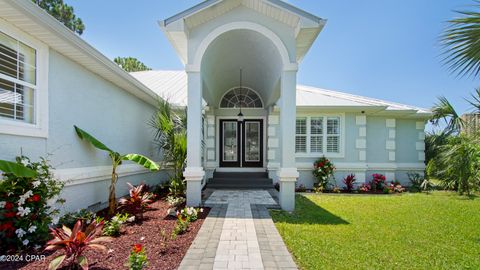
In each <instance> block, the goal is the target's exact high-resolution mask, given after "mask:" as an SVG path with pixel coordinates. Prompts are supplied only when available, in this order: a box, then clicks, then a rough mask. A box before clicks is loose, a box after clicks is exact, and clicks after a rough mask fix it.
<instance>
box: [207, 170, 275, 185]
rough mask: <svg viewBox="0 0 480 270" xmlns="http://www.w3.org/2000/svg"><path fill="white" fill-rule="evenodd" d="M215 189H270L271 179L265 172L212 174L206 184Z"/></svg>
mask: <svg viewBox="0 0 480 270" xmlns="http://www.w3.org/2000/svg"><path fill="white" fill-rule="evenodd" d="M207 187H208V188H217V189H270V188H273V184H272V179H269V178H268V173H267V172H214V173H213V178H210V179H209V181H208V184H207Z"/></svg>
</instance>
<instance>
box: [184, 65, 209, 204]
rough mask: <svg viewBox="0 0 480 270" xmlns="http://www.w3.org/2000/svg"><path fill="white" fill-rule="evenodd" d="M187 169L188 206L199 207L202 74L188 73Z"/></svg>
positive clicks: (200, 187) (200, 190) (201, 175)
mask: <svg viewBox="0 0 480 270" xmlns="http://www.w3.org/2000/svg"><path fill="white" fill-rule="evenodd" d="M187 76H188V105H187V167H186V168H185V172H184V173H183V176H184V177H185V180H186V181H187V205H188V206H198V205H200V203H201V200H202V196H201V195H202V180H203V177H204V175H205V172H204V171H203V167H202V136H201V132H202V80H201V76H200V72H198V71H195V72H190V71H189V72H187Z"/></svg>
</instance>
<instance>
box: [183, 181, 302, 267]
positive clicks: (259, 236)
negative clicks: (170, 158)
mask: <svg viewBox="0 0 480 270" xmlns="http://www.w3.org/2000/svg"><path fill="white" fill-rule="evenodd" d="M204 205H205V206H209V207H212V210H211V211H210V214H209V216H208V217H207V219H206V220H205V222H204V223H203V226H202V228H201V229H200V231H199V233H198V235H197V237H196V238H195V241H194V242H193V244H192V246H191V247H190V249H189V250H188V252H187V254H186V256H185V258H184V259H183V261H182V263H181V265H180V268H179V269H297V268H296V265H295V263H294V261H293V259H292V257H291V255H290V254H289V253H288V250H287V248H286V247H285V244H284V243H283V240H282V238H281V237H280V235H279V233H278V231H277V230H276V228H275V225H274V224H273V221H272V219H271V218H270V215H269V213H268V210H267V207H275V206H277V207H278V205H277V203H276V202H275V200H274V199H273V198H272V196H270V193H269V192H268V191H266V190H215V191H214V192H213V193H212V194H211V195H210V197H208V199H207V200H206V201H205V203H204ZM204 228H205V229H204ZM214 250H215V252H214Z"/></svg>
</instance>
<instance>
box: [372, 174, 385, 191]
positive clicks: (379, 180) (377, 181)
mask: <svg viewBox="0 0 480 270" xmlns="http://www.w3.org/2000/svg"><path fill="white" fill-rule="evenodd" d="M372 177H373V180H372V189H373V190H383V188H384V187H385V185H386V184H387V179H386V178H385V176H384V175H383V174H379V173H374V174H373V175H372Z"/></svg>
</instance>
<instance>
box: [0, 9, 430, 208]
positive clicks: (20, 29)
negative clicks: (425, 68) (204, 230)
mask: <svg viewBox="0 0 480 270" xmlns="http://www.w3.org/2000/svg"><path fill="white" fill-rule="evenodd" d="M0 18H1V20H0V35H1V36H0V37H1V38H0V45H1V46H0V50H3V51H0V61H1V62H0V82H2V84H1V90H0V91H1V92H0V97H3V98H0V121H1V122H0V148H1V151H0V159H12V158H13V157H14V156H15V155H17V154H18V153H19V149H20V148H22V150H23V153H25V154H28V155H29V156H38V155H45V154H46V153H52V154H53V155H52V157H51V159H52V160H53V161H54V163H56V164H55V165H57V167H58V175H60V176H61V177H62V178H64V179H73V184H72V186H71V187H68V188H67V189H66V191H65V192H66V193H68V195H69V196H73V197H74V198H75V197H77V198H78V201H77V203H75V205H76V206H79V205H81V206H82V207H86V206H89V205H92V204H95V203H103V202H105V200H106V193H105V192H104V190H102V189H103V188H104V186H106V184H107V183H108V181H107V180H106V179H107V178H108V159H107V158H106V157H105V156H104V155H103V153H99V152H98V151H95V150H93V149H91V148H88V147H86V145H85V144H83V143H81V142H79V140H78V139H77V138H76V135H75V133H74V131H73V128H72V126H73V124H77V125H78V126H80V127H82V128H83V129H85V130H87V131H90V132H91V133H93V134H95V135H96V136H97V137H99V138H100V139H102V140H104V142H105V143H106V144H107V145H109V146H110V147H112V148H115V147H117V148H118V149H119V150H121V151H123V152H125V151H131V152H138V153H142V154H146V155H149V156H155V155H154V154H155V153H154V152H155V151H154V150H153V147H152V143H151V141H152V134H151V131H150V130H149V129H148V127H147V125H146V122H147V121H148V119H149V118H150V117H151V115H152V113H153V110H154V107H153V105H154V104H155V100H156V98H157V96H160V97H163V98H167V99H169V100H170V101H171V102H173V103H175V104H176V105H178V106H186V107H187V113H188V129H187V133H188V134H187V135H188V136H187V137H188V157H187V168H186V170H185V172H184V176H185V179H186V181H187V203H188V204H189V205H198V204H199V203H200V202H201V192H202V191H201V190H202V187H203V186H204V185H205V184H206V183H207V180H208V179H209V178H210V177H211V176H212V174H213V172H214V171H247V172H248V171H266V172H268V174H269V176H270V178H272V179H273V180H274V181H275V182H277V181H278V182H279V183H280V196H279V198H280V204H281V206H282V208H283V209H286V210H292V209H293V208H294V188H295V184H296V182H298V183H299V184H303V185H305V186H307V187H311V186H312V184H313V178H312V173H311V170H312V164H313V161H314V160H315V159H317V158H319V157H321V156H326V157H328V158H331V159H332V160H333V162H334V164H335V165H336V167H337V173H336V175H335V178H336V181H337V182H338V183H339V184H340V183H341V179H342V178H343V176H344V175H346V174H350V173H355V175H356V176H357V179H358V180H359V182H364V181H369V180H370V179H371V174H373V173H383V174H385V175H386V176H387V179H388V180H394V179H396V180H399V181H402V182H407V181H408V179H407V175H406V174H407V172H410V171H418V172H423V170H424V167H425V165H424V159H425V154H424V138H425V133H424V128H425V121H426V119H428V117H429V116H430V112H429V111H428V110H425V109H421V108H416V107H413V106H408V105H402V104H397V103H393V102H387V101H382V100H377V99H372V98H366V97H361V96H356V95H351V94H347V93H341V92H335V91H330V90H325V89H319V88H314V87H308V86H302V85H297V80H296V76H297V71H298V69H299V68H301V61H302V59H303V58H304V57H305V55H306V54H307V52H308V51H309V49H310V47H311V46H312V44H313V42H314V41H315V40H316V38H317V36H318V35H319V33H320V32H321V30H322V28H323V27H324V25H325V22H326V21H325V20H323V19H321V18H319V17H317V16H315V15H312V14H309V13H307V12H305V11H302V10H300V9H298V8H296V7H294V6H292V5H290V4H288V3H285V2H283V1H280V0H208V1H204V2H201V3H200V4H198V5H196V6H194V7H192V8H190V9H188V10H185V11H183V12H181V13H179V14H177V15H174V16H172V17H170V18H168V19H166V20H163V21H160V22H159V24H160V27H161V29H162V30H163V32H164V33H165V35H166V36H167V37H168V39H169V41H170V42H171V44H172V45H173V47H174V48H175V50H176V52H177V54H178V56H179V58H180V59H181V61H182V62H183V63H184V65H185V71H145V72H136V73H132V74H127V73H125V72H124V71H123V70H121V69H120V68H119V67H118V66H116V65H115V64H114V63H113V62H112V61H110V60H109V59H107V58H106V57H105V56H103V55H102V54H101V53H99V52H98V51H96V50H95V49H94V48H93V47H91V46H90V45H88V44H87V43H85V42H84V41H83V40H82V39H81V38H79V37H78V36H76V35H75V34H73V33H72V32H71V31H69V30H68V29H66V28H65V27H64V26H63V25H62V24H60V23H58V22H56V21H55V19H53V18H52V17H50V16H49V15H48V14H46V13H45V12H43V11H42V10H41V9H39V8H38V7H36V6H35V5H34V4H32V3H31V1H28V0H21V1H6V0H0ZM6 51H9V52H12V53H14V54H15V55H16V56H17V59H22V61H16V62H15V61H13V62H12V61H10V60H9V59H10V58H8V53H6ZM33 59H36V61H35V60H33ZM6 61H7V62H8V61H10V62H9V63H10V64H12V65H14V66H15V65H16V66H15V67H16V70H17V71H18V70H27V69H29V72H28V74H27V73H26V72H23V73H22V74H20V73H21V72H20V73H19V72H17V73H14V72H13V73H12V72H10V71H8V70H6V69H5V68H4V66H5V65H2V62H3V63H5V62H6ZM27 67H28V68H27ZM319 76H321V75H319ZM140 82H141V83H140ZM27 90H28V91H27ZM158 158H161V157H158ZM99 165H101V166H99ZM128 166H130V167H128ZM124 170H125V171H124V177H122V181H126V180H129V181H134V180H135V181H137V182H138V181H140V180H142V179H144V180H147V181H159V180H161V181H163V180H164V179H165V177H166V176H165V173H163V174H162V173H160V174H151V173H146V172H145V171H144V170H142V169H139V168H138V167H135V165H126V166H125V169H124ZM140 176H141V177H140ZM119 186H121V184H119ZM100 187H101V188H100ZM105 189H106V188H105ZM85 192H87V193H92V194H89V195H85V194H84V193H85ZM119 192H124V190H123V191H122V190H120V191H119ZM74 200H75V199H74Z"/></svg>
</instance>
